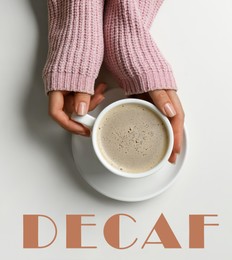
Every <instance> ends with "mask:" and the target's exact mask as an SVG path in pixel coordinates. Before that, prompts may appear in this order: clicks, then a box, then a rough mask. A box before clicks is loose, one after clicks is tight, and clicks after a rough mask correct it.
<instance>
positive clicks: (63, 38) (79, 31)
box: [43, 0, 105, 136]
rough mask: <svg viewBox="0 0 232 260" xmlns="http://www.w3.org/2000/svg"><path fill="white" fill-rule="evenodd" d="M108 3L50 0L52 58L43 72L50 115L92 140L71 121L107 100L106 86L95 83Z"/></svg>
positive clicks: (100, 58) (101, 52)
mask: <svg viewBox="0 0 232 260" xmlns="http://www.w3.org/2000/svg"><path fill="white" fill-rule="evenodd" d="M103 9H104V0H94V1H87V0H86V1H84V0H48V19H49V31H48V33H49V35H48V43H49V48H48V56H47V61H46V64H45V67H44V69H43V80H44V84H45V92H46V93H47V94H48V96H49V114H50V115H51V117H52V118H53V119H54V120H55V121H56V122H57V123H58V124H59V125H61V126H62V127H63V128H65V129H66V130H68V131H70V132H72V133H75V134H81V135H85V136H88V135H89V130H88V129H86V128H85V127H84V126H83V125H80V124H77V123H75V122H74V121H72V120H71V119H70V115H71V114H72V113H73V112H75V113H77V114H79V115H84V114H86V113H87V112H88V110H92V109H94V108H95V107H96V106H97V105H98V104H99V103H100V102H101V101H102V100H103V99H104V96H103V92H104V89H105V85H104V84H100V85H98V87H97V89H96V91H95V94H94V96H92V97H91V95H93V93H94V82H95V79H96V78H97V76H98V73H99V70H100V66H101V63H102V60H103V52H104V50H103V49H104V45H103V42H104V41H103V26H102V21H103V19H102V18H103Z"/></svg>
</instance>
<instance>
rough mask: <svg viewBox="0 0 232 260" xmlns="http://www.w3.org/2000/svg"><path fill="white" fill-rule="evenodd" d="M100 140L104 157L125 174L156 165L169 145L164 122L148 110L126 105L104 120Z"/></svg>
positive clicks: (99, 131)
mask: <svg viewBox="0 0 232 260" xmlns="http://www.w3.org/2000/svg"><path fill="white" fill-rule="evenodd" d="M97 140H98V145H99V148H100V151H101V153H102V155H103V157H104V158H105V159H106V160H107V161H108V163H110V164H111V165H112V166H113V167H115V168H116V169H119V170H122V171H124V172H130V173H138V172H145V171H148V170H150V169H151V168H153V167H154V166H155V165H157V164H158V163H159V162H160V161H161V160H162V158H163V156H164V155H165V153H166V150H167V146H168V135H167V130H166V128H165V126H164V124H163V122H162V120H161V119H160V118H159V117H158V116H157V115H156V114H155V113H154V112H153V111H152V110H150V109H149V108H147V107H145V106H142V105H138V104H130V103H129V104H124V105H120V106H117V107H115V108H113V109H112V110H110V111H109V112H108V113H107V114H106V115H105V116H104V117H103V118H102V120H101V122H100V124H99V127H98V131H97Z"/></svg>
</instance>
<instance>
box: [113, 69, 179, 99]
mask: <svg viewBox="0 0 232 260" xmlns="http://www.w3.org/2000/svg"><path fill="white" fill-rule="evenodd" d="M118 80H119V85H120V87H122V88H123V89H124V91H125V94H126V95H132V94H140V93H146V92H149V91H152V90H157V89H173V90H177V86H176V82H175V78H174V76H173V73H172V71H158V72H157V71H149V72H147V73H144V74H141V75H136V76H134V77H130V78H123V79H122V78H121V79H118Z"/></svg>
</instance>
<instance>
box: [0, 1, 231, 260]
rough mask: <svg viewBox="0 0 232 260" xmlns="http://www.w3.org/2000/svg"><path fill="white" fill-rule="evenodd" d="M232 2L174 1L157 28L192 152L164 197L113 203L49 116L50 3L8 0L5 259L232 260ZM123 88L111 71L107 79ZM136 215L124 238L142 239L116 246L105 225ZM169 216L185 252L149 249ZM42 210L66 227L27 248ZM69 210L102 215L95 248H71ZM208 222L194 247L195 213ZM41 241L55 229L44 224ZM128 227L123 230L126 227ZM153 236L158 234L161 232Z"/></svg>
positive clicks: (0, 219)
mask: <svg viewBox="0 0 232 260" xmlns="http://www.w3.org/2000/svg"><path fill="white" fill-rule="evenodd" d="M231 23H232V2H231V1H230V0H223V1H221V2H219V1H216V0H211V1H209V0H205V1H200V0H195V1H185V0H176V1H171V0H166V1H165V3H164V4H163V6H162V8H161V10H160V12H159V14H158V16H157V19H156V20H155V22H154V24H153V27H152V31H151V32H152V34H153V35H154V38H155V39H156V42H157V44H158V45H159V46H160V48H161V47H162V48H161V50H162V53H164V54H165V57H166V58H167V59H168V60H169V62H170V63H171V64H172V67H173V70H174V72H175V76H176V80H177V83H178V86H179V92H178V93H179V96H180V97H181V100H182V103H183V106H184V108H185V112H186V126H187V128H188V134H189V140H188V141H189V142H188V148H189V149H188V154H187V158H186V161H185V164H184V166H183V168H182V170H181V174H180V177H179V178H178V180H177V181H176V183H175V184H174V185H173V186H172V187H171V188H170V189H168V190H167V191H166V192H165V193H163V194H162V195H160V196H158V197H156V198H153V199H151V200H148V201H144V202H139V203H125V202H119V201H114V200H111V199H108V198H106V197H104V196H102V195H100V194H98V193H97V192H95V191H94V190H93V189H92V188H91V187H89V186H88V185H87V184H86V183H85V182H84V181H83V180H82V179H81V178H80V176H79V174H78V172H77V170H76V168H75V165H74V162H73V159H72V154H71V145H70V142H71V135H70V134H68V133H67V132H65V131H64V130H62V129H61V128H59V126H57V125H56V124H55V123H54V122H53V121H52V120H51V119H50V118H49V116H48V115H47V97H46V96H45V95H44V90H43V83H42V80H41V70H42V67H43V65H44V62H45V59H46V51H47V11H46V1H45V0H40V1H38V0H0V46H1V47H0V68H1V70H0V76H1V94H0V111H1V113H0V122H1V135H0V144H1V145H0V158H1V159H0V160H1V164H0V165H1V169H0V176H1V181H0V258H1V259H4V260H8V259H17V260H21V259H22V260H27V259H28V260H29V259H30V260H31V259H33V260H37V259H38V260H39V259H40V260H41V259H43V260H63V259H65V260H74V259H81V260H82V259H86V260H90V259H91V260H92V259H94V260H95V259H96V260H101V259H109V258H110V259H111V260H114V259H129V260H130V259H133V260H141V259H146V260H150V259H162V260H166V259H171V260H173V259H178V260H182V259H183V260H186V259H188V260H195V259H198V260H200V259H202V260H203V259H212V260H214V259H215V260H216V259H223V260H229V259H231V257H232V252H231V232H232V222H231V218H232V209H231V200H232V189H231V183H232V166H231V165H232V164H231V147H232V138H231V133H232V120H231V115H230V114H231V112H232V109H231V95H232V87H231V86H232V85H231V84H232V73H231V70H232V49H231V46H232V35H231V28H230V26H229V25H230V24H231ZM99 77H100V78H104V80H106V81H107V82H108V83H109V84H110V86H113V85H115V83H114V82H112V79H111V78H110V77H109V76H108V73H107V72H106V71H105V70H102V71H101V74H100V76H99ZM119 213H124V214H128V215H131V216H133V217H134V218H135V219H136V221H137V222H136V223H131V222H128V224H127V225H124V226H123V228H122V230H121V232H122V236H123V238H122V241H124V242H125V243H128V241H130V240H131V238H134V237H137V238H138V241H137V243H136V244H135V245H134V246H133V247H131V248H129V249H127V250H117V249H114V248H112V247H110V246H109V245H108V244H107V243H106V241H105V239H104V236H103V227H104V223H105V222H106V221H107V219H108V218H109V217H111V216H112V215H114V214H119ZM161 213H163V214H164V215H165V217H166V218H167V220H168V222H169V224H170V226H171V227H172V229H173V231H174V232H175V235H176V237H177V238H178V241H179V242H180V244H181V246H182V249H164V248H163V246H162V245H147V246H146V247H145V248H144V249H141V246H142V244H143V242H144V240H145V239H146V237H147V236H148V234H149V233H150V231H151V229H152V228H153V226H154V224H155V222H156V221H157V219H158V217H159V216H160V214H161ZM25 214H43V215H47V216H49V217H51V218H52V219H53V220H54V221H55V223H56V225H57V228H58V235H57V238H56V240H55V242H54V243H53V244H52V245H51V246H50V247H48V248H45V249H24V248H23V215H25ZM67 214H94V215H95V217H93V218H91V219H85V221H86V222H88V221H89V222H90V223H91V222H94V223H96V227H91V228H86V229H85V234H84V236H83V241H85V243H86V244H88V245H96V246H97V249H66V247H65V236H66V231H65V226H66V225H65V219H66V215H67ZM190 214H217V215H218V217H215V218H207V219H206V222H208V223H219V226H218V227H206V228H205V248H204V249H189V245H188V243H189V242H188V238H189V231H188V226H189V222H188V221H189V215H190ZM40 228H41V229H40V230H41V234H40V235H41V236H40V242H41V243H44V244H46V242H48V241H49V240H51V238H52V236H53V229H52V227H51V225H50V223H47V222H46V221H44V222H42V223H41V227H40ZM123 232H124V233H123ZM153 240H158V238H157V237H155V236H154V237H153Z"/></svg>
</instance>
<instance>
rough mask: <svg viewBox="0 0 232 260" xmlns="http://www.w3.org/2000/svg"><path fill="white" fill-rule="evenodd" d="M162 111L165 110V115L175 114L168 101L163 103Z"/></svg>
mask: <svg viewBox="0 0 232 260" xmlns="http://www.w3.org/2000/svg"><path fill="white" fill-rule="evenodd" d="M164 111H165V113H166V115H167V116H168V117H173V116H175V115H176V111H175V109H174V107H173V105H172V104H170V103H166V104H165V105H164Z"/></svg>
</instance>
